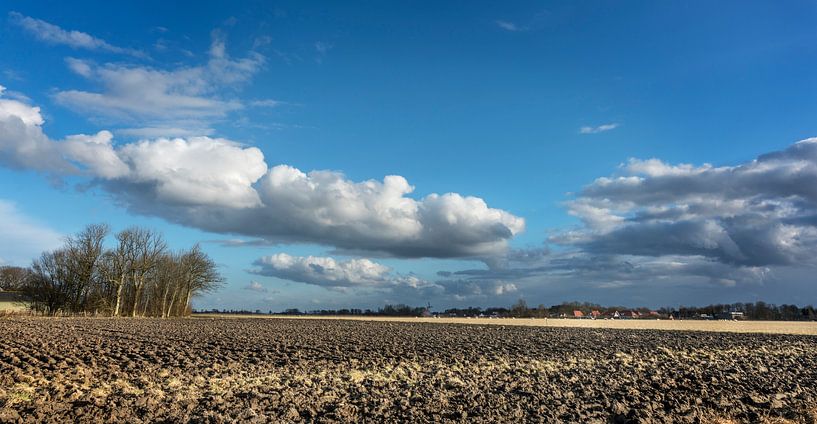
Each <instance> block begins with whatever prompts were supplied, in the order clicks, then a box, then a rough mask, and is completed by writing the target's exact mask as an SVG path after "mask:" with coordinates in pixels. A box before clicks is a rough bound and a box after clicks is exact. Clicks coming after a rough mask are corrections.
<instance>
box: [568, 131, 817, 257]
mask: <svg viewBox="0 0 817 424" xmlns="http://www.w3.org/2000/svg"><path fill="white" fill-rule="evenodd" d="M568 205H569V208H570V211H571V213H572V214H574V215H576V216H578V217H579V218H581V219H582V220H583V222H584V223H585V227H584V228H581V229H578V230H576V231H569V232H564V233H561V234H559V235H556V236H554V237H553V238H552V240H553V241H555V242H558V243H562V244H567V245H572V246H576V247H579V248H581V249H583V250H584V251H587V252H592V253H605V254H632V255H642V256H662V255H690V256H704V257H708V258H712V259H714V260H718V261H720V262H723V263H730V264H736V265H746V266H767V265H802V264H807V263H809V264H813V263H817V262H816V261H817V259H816V258H815V256H814V255H813V253H812V252H814V249H815V248H816V247H817V227H815V225H814V219H813V217H814V216H815V212H817V139H808V140H803V141H800V142H798V143H796V144H794V145H792V146H790V147H789V148H787V149H785V150H783V151H779V152H774V153H770V154H767V155H763V156H760V157H759V158H757V159H756V160H753V161H751V162H747V163H744V164H740V165H737V166H722V167H714V166H711V165H703V166H699V167H696V166H692V165H676V166H673V165H668V164H666V163H664V162H662V161H659V160H657V159H651V160H645V161H642V160H635V159H632V160H630V161H629V163H628V164H627V165H626V166H624V167H623V175H619V176H616V177H606V178H599V179H597V180H596V181H595V182H594V183H592V184H591V185H589V186H587V187H585V188H584V190H582V192H581V193H580V194H579V196H578V198H577V199H575V200H573V201H571V202H569V203H568Z"/></svg>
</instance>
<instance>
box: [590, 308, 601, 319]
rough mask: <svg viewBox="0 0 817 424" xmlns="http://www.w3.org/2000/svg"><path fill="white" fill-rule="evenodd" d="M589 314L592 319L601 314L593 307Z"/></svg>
mask: <svg viewBox="0 0 817 424" xmlns="http://www.w3.org/2000/svg"><path fill="white" fill-rule="evenodd" d="M590 316H592V317H593V319H596V318H598V317H600V316H601V312H599V311H597V310H595V309H594V310H592V311H590Z"/></svg>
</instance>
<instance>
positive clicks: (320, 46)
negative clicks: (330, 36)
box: [315, 41, 333, 54]
mask: <svg viewBox="0 0 817 424" xmlns="http://www.w3.org/2000/svg"><path fill="white" fill-rule="evenodd" d="M332 47H333V45H332V44H329V43H324V42H323V41H318V42H316V43H315V50H316V51H317V52H318V53H320V54H326V52H328V51H329V50H330V49H332Z"/></svg>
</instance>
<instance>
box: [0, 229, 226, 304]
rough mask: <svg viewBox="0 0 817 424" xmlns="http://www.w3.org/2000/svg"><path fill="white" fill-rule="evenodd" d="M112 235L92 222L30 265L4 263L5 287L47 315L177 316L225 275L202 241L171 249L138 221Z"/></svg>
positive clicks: (0, 280)
mask: <svg viewBox="0 0 817 424" xmlns="http://www.w3.org/2000/svg"><path fill="white" fill-rule="evenodd" d="M110 235H111V230H110V227H109V226H108V225H107V224H92V225H88V226H87V227H85V229H83V230H82V231H80V232H79V233H77V234H75V235H72V236H69V237H67V238H66V239H65V242H64V244H63V246H62V247H60V248H58V249H56V250H54V251H48V252H43V253H42V255H40V257H39V258H37V259H35V260H34V261H33V262H32V264H31V267H29V268H24V267H11V266H3V267H0V289H2V290H4V291H16V292H19V293H21V294H23V295H24V296H25V297H26V298H27V300H28V302H29V304H30V307H31V309H32V311H34V312H36V313H40V314H44V315H52V316H53V315H88V314H92V315H106V316H128V317H163V318H167V317H177V316H184V315H188V314H189V313H190V311H191V306H190V301H191V298H192V297H193V296H196V295H197V294H201V293H203V292H207V291H211V290H214V289H216V288H218V287H219V286H220V285H221V284H222V282H223V281H224V279H223V278H222V276H221V275H220V273H219V272H218V269H217V266H216V264H215V262H214V261H213V260H212V259H210V257H209V256H208V255H207V254H205V253H204V252H203V251H202V250H201V249H200V248H199V246H198V245H194V246H193V247H191V248H189V249H185V250H180V251H171V250H170V249H169V248H168V247H167V244H166V243H165V241H164V237H163V236H162V234H161V233H159V232H157V231H154V230H151V229H146V228H142V227H131V228H128V229H125V230H122V231H120V232H118V233H116V234H114V235H113V238H114V240H115V243H113V245H112V246H111V247H106V243H105V242H106V239H107V238H108V236H110Z"/></svg>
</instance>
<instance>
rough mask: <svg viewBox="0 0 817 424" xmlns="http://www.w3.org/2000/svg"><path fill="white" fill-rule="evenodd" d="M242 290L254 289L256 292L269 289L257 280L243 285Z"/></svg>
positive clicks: (263, 291) (264, 291) (265, 291)
mask: <svg viewBox="0 0 817 424" xmlns="http://www.w3.org/2000/svg"><path fill="white" fill-rule="evenodd" d="M243 288H244V290H249V291H254V292H256V293H267V292H268V291H269V290H268V289H267V288H266V287H264V285H263V284H261V283H259V282H258V281H250V284H247V285H246V286H244V287H243Z"/></svg>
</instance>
